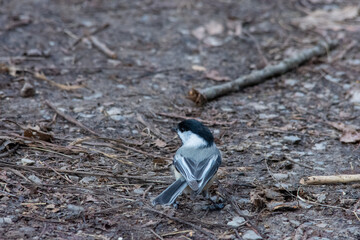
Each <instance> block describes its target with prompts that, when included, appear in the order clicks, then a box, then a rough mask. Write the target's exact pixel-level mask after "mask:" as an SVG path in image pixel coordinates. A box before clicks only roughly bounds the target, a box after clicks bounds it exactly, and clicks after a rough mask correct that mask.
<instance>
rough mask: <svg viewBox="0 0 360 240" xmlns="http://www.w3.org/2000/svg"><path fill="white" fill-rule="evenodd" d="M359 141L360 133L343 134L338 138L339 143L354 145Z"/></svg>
mask: <svg viewBox="0 0 360 240" xmlns="http://www.w3.org/2000/svg"><path fill="white" fill-rule="evenodd" d="M359 141H360V132H357V131H355V132H344V133H343V134H342V135H341V137H340V142H343V143H356V142H359Z"/></svg>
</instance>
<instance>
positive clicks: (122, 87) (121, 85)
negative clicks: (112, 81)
mask: <svg viewBox="0 0 360 240" xmlns="http://www.w3.org/2000/svg"><path fill="white" fill-rule="evenodd" d="M116 88H118V89H126V88H127V87H126V86H125V85H124V84H118V85H116Z"/></svg>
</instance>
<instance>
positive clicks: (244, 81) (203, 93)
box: [189, 42, 337, 105]
mask: <svg viewBox="0 0 360 240" xmlns="http://www.w3.org/2000/svg"><path fill="white" fill-rule="evenodd" d="M335 46H337V43H336V42H330V43H326V42H320V43H318V44H317V46H315V47H313V48H310V49H305V50H303V51H301V52H300V53H298V54H297V55H295V56H293V57H289V58H286V59H284V60H283V61H282V62H280V63H278V64H275V65H269V66H267V67H265V68H264V69H262V70H255V71H253V72H252V73H250V74H249V75H245V76H242V77H239V78H237V79H235V80H234V81H231V82H227V83H224V84H220V85H216V86H212V87H208V88H205V89H191V90H190V91H189V98H190V99H191V100H193V101H194V102H195V103H197V104H199V105H201V104H205V103H206V102H207V101H211V100H213V99H215V98H217V97H220V96H223V95H226V94H228V93H231V92H234V91H238V90H240V89H242V88H244V87H248V86H252V85H256V84H259V83H262V82H264V81H266V80H267V79H269V78H270V77H274V76H276V75H280V74H283V73H285V72H288V71H290V70H292V69H294V68H296V67H297V66H299V65H300V64H302V63H304V62H306V61H308V60H310V59H311V58H313V57H319V56H322V55H324V54H327V53H328V51H329V50H330V49H332V48H334V47H335Z"/></svg>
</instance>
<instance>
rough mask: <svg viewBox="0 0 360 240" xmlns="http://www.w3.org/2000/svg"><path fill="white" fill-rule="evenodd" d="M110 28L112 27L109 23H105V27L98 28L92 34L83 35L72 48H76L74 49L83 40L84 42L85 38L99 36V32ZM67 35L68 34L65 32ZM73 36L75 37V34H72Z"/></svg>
mask: <svg viewBox="0 0 360 240" xmlns="http://www.w3.org/2000/svg"><path fill="white" fill-rule="evenodd" d="M109 26H110V24H109V23H105V24H104V25H102V26H100V27H98V28H97V29H95V30H94V31H92V32H90V33H85V34H83V35H82V36H81V37H79V38H77V40H76V41H75V42H74V43H73V44H72V47H71V48H74V47H75V46H76V45H77V44H78V43H79V42H81V40H83V39H84V38H86V37H89V36H91V35H95V34H98V33H99V32H101V31H103V30H105V29H107V28H108V27H109ZM65 33H67V32H65ZM67 34H68V33H67ZM72 35H74V34H72ZM69 36H70V35H69ZM71 37H73V36H71ZM75 37H76V36H75Z"/></svg>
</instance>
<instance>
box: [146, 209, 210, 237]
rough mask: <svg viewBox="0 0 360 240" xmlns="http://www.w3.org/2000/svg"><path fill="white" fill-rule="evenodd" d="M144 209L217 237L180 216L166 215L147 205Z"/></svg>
mask: <svg viewBox="0 0 360 240" xmlns="http://www.w3.org/2000/svg"><path fill="white" fill-rule="evenodd" d="M144 210H146V211H149V212H153V213H157V214H159V215H162V216H164V217H167V218H169V219H171V220H174V221H177V222H180V223H182V224H185V225H188V226H191V227H192V228H194V229H196V230H198V231H199V232H201V233H203V234H205V235H206V236H208V237H209V238H211V239H217V237H215V236H214V235H212V234H211V233H209V232H208V231H205V230H204V229H202V228H201V227H199V226H197V225H195V224H192V223H189V222H187V221H185V220H183V219H181V218H177V217H172V216H169V215H167V214H166V213H162V212H160V211H157V210H155V209H151V208H147V207H145V208H144Z"/></svg>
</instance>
